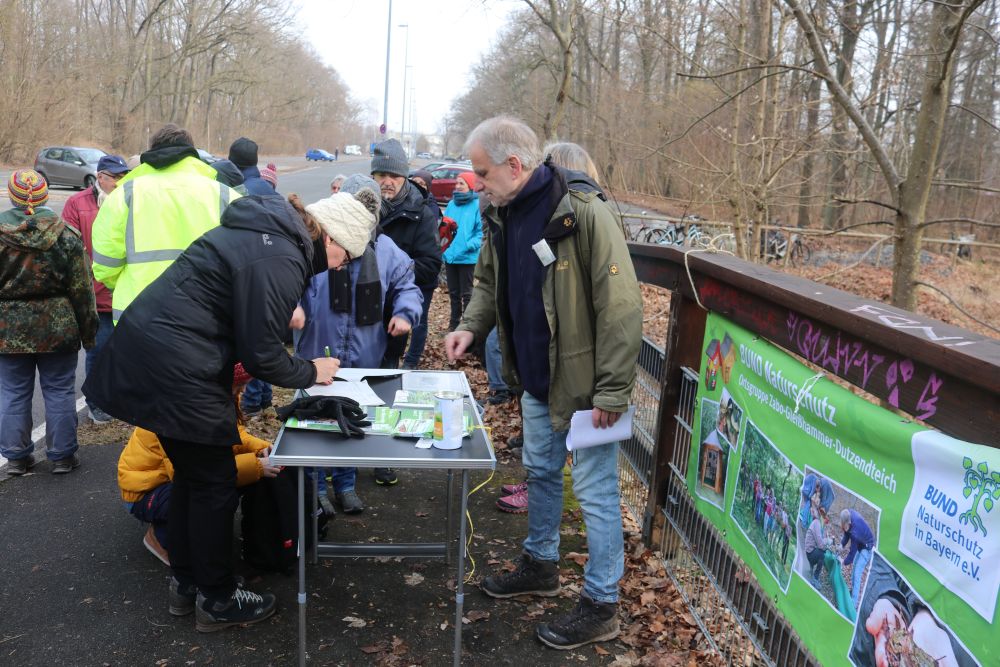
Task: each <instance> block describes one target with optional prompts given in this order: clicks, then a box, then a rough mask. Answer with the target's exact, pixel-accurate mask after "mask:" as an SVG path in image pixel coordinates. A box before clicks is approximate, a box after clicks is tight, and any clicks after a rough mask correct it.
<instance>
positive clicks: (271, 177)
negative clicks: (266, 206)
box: [260, 162, 278, 188]
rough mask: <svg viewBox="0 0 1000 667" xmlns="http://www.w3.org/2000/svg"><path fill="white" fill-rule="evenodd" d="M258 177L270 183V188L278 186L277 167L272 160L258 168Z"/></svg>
mask: <svg viewBox="0 0 1000 667" xmlns="http://www.w3.org/2000/svg"><path fill="white" fill-rule="evenodd" d="M260 177H261V178H263V179H264V180H265V181H267V182H268V183H270V184H271V187H272V188H277V187H278V168H277V167H276V166H274V163H273V162H268V163H267V166H266V167H264V168H263V169H261V170H260Z"/></svg>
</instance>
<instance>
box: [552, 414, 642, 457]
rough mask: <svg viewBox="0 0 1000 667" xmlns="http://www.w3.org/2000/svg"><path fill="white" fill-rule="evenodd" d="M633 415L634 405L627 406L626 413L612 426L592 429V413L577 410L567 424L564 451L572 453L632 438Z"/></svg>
mask: <svg viewBox="0 0 1000 667" xmlns="http://www.w3.org/2000/svg"><path fill="white" fill-rule="evenodd" d="M633 415H635V406H634V405H632V406H629V409H628V412H626V413H625V414H623V415H622V416H621V417H619V418H618V421H616V422H615V424H614V426H609V427H608V428H594V422H593V411H592V410H577V411H576V412H574V413H573V418H572V419H570V422H569V433H568V434H566V449H567V450H569V451H571V452H572V451H575V450H577V449H586V448H588V447H596V446H598V445H606V444H608V443H609V442H618V441H620V440H627V439H628V438H629V437H631V436H632V417H633Z"/></svg>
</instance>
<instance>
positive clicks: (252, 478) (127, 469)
mask: <svg viewBox="0 0 1000 667" xmlns="http://www.w3.org/2000/svg"><path fill="white" fill-rule="evenodd" d="M249 377H250V376H249V375H248V374H247V373H246V371H244V370H243V366H242V365H241V364H237V367H236V369H235V371H234V373H233V390H234V392H235V393H237V398H236V400H237V401H238V400H239V399H238V393H239V392H240V390H242V388H243V386H245V385H246V383H247V382H248V381H249ZM237 428H238V429H239V432H240V444H238V445H233V456H234V457H235V458H236V486H238V487H242V486H247V485H249V484H253V483H254V482H257V481H258V480H260V479H261V478H263V477H275V476H276V475H277V474H278V472H279V470H280V468H277V467H275V466H272V465H271V464H270V462H269V460H268V454H269V453H270V451H271V443H269V442H268V441H266V440H261V439H260V438H257V437H255V436H253V435H250V434H249V433H248V432H247V431H246V429H244V428H243V425H242V424H240V425H239V426H238V427H237ZM173 477H174V467H173V465H171V463H170V459H169V458H167V455H166V453H165V452H164V451H163V446H162V445H161V444H160V441H159V439H158V438H157V437H156V434H154V433H152V432H151V431H147V430H146V429H143V428H136V429H135V430H134V431H132V435H131V437H129V440H128V444H127V445H125V449H123V450H122V453H121V456H119V457H118V488H119V489H120V490H121V495H122V500H123V501H125V507H126V509H127V510H128V511H129V513H130V514H131V515H132V516H134V517H136V518H137V519H139V520H140V521H142V522H144V523H148V524H150V525H149V528H148V529H147V530H146V534H145V535H144V536H143V538H142V543H143V545H145V547H146V548H147V549H149V551H150V553H152V554H153V555H154V556H156V557H157V558H159V559H160V560H161V561H163V563H165V564H166V565H170V559H169V556H168V551H167V546H168V545H167V510H168V508H169V506H170V489H171V486H172V484H171V482H172V480H173Z"/></svg>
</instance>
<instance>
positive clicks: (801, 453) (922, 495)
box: [688, 315, 1000, 667]
mask: <svg viewBox="0 0 1000 667" xmlns="http://www.w3.org/2000/svg"><path fill="white" fill-rule="evenodd" d="M704 353H705V355H706V356H705V357H704V358H703V359H702V374H701V378H700V382H699V386H698V394H697V406H696V411H695V418H694V420H695V421H694V440H693V441H692V448H691V460H690V465H689V467H688V486H689V488H690V490H691V492H692V494H694V497H695V498H696V502H697V505H698V508H699V510H700V511H701V512H702V513H703V514H704V515H705V516H706V517H707V518H708V519H709V520H710V521H712V522H713V523H714V524H715V525H716V526H717V527H718V528H719V529H720V530H721V531H723V535H725V538H726V540H727V541H728V542H729V543H730V544H731V545H732V547H733V548H734V549H735V550H736V552H737V553H738V554H739V555H740V557H741V558H743V560H744V561H746V563H747V564H748V565H749V567H750V568H751V569H752V570H753V572H754V573H755V575H756V578H757V580H758V582H759V583H760V585H761V586H762V588H763V590H764V591H766V592H767V594H768V595H769V596H771V597H772V599H773V600H774V601H775V603H776V604H777V606H778V608H779V609H780V610H781V611H782V613H783V614H784V615H785V617H786V618H787V619H788V620H789V621H790V622H791V623H792V625H793V626H794V627H795V629H796V630H797V632H798V633H799V635H800V636H801V638H802V640H803V641H804V642H805V644H806V645H807V646H808V647H809V649H810V650H811V651H812V652H813V653H814V654H815V655H816V657H817V658H818V659H819V660H820V662H821V663H822V664H823V665H827V666H829V665H853V666H854V667H888V666H891V667H902V666H912V667H948V666H952V667H953V666H960V667H967V666H971V665H980V666H981V667H987V666H990V667H994V666H996V665H1000V638H998V637H1000V635H998V634H997V633H996V628H995V627H994V619H995V615H996V608H997V591H998V588H1000V509H994V506H995V505H996V504H1000V451H998V450H996V449H993V448H990V447H985V446H981V445H976V444H972V443H967V442H961V441H958V440H955V439H953V438H950V437H948V436H945V435H943V434H941V433H938V432H937V431H932V430H928V429H927V428H926V427H924V426H921V425H919V424H915V423H913V422H911V421H907V420H904V419H902V418H901V417H900V416H898V415H895V414H893V413H891V412H889V411H887V410H884V409H882V408H880V407H878V406H876V405H874V404H872V403H871V402H869V401H867V400H865V399H863V398H861V397H859V396H856V395H854V394H853V393H852V392H851V391H849V390H848V389H845V388H843V387H841V386H840V385H838V384H836V383H835V382H833V381H831V380H829V379H827V378H826V377H825V376H824V374H822V373H816V372H814V371H813V370H811V369H810V368H808V367H806V366H805V365H804V364H802V363H801V362H799V361H797V360H796V359H794V358H792V357H791V356H789V355H788V354H787V353H785V352H784V351H782V350H780V349H779V348H777V347H775V346H774V345H772V344H770V343H769V342H767V341H765V340H762V339H760V338H757V337H755V336H754V335H753V334H752V333H750V332H748V331H746V330H744V329H742V328H740V327H739V326H737V325H735V324H733V323H731V322H729V321H727V320H725V319H724V318H721V317H719V316H716V315H709V317H708V322H707V328H706V332H705V343H704ZM970 418H974V416H972V417H970Z"/></svg>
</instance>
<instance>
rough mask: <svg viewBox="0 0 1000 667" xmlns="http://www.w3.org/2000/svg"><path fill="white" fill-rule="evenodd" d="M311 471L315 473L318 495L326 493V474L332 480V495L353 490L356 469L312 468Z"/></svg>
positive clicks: (356, 473) (356, 474) (356, 475)
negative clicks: (328, 474)
mask: <svg viewBox="0 0 1000 667" xmlns="http://www.w3.org/2000/svg"><path fill="white" fill-rule="evenodd" d="M313 470H315V471H316V475H315V477H316V493H317V494H319V495H322V494H324V493H326V473H327V472H329V473H330V477H331V478H333V492H334V493H343V492H345V491H353V490H354V483H355V480H356V479H357V477H358V469H357V468H313Z"/></svg>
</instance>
